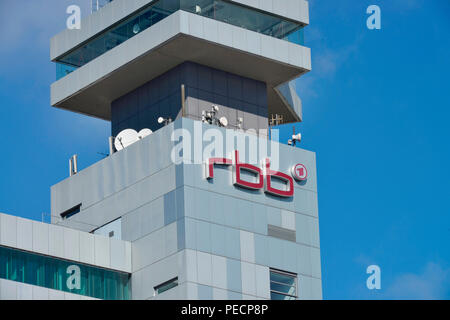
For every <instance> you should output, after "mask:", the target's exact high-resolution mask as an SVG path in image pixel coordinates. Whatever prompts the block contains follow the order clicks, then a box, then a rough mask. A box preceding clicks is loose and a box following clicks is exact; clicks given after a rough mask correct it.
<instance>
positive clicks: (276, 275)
mask: <svg viewBox="0 0 450 320" xmlns="http://www.w3.org/2000/svg"><path fill="white" fill-rule="evenodd" d="M297 297H298V295H297V275H296V274H295V273H290V272H286V271H280V270H275V269H270V299H272V300H296V299H297Z"/></svg>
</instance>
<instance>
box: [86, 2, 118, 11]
mask: <svg viewBox="0 0 450 320" xmlns="http://www.w3.org/2000/svg"><path fill="white" fill-rule="evenodd" d="M112 1H113V0H92V10H91V12H96V11H98V10H100V9H101V8H103V7H104V6H106V5H107V4H108V3H110V2H112Z"/></svg>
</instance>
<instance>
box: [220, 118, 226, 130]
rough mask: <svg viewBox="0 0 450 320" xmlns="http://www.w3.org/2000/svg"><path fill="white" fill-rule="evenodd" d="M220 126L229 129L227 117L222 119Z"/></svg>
mask: <svg viewBox="0 0 450 320" xmlns="http://www.w3.org/2000/svg"><path fill="white" fill-rule="evenodd" d="M219 124H220V126H221V127H224V128H226V127H228V119H227V118H225V117H221V118H220V119H219Z"/></svg>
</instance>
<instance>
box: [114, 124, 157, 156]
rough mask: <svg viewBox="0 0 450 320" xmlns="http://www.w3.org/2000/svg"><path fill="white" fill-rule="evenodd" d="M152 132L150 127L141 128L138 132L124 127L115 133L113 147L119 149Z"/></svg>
mask: <svg viewBox="0 0 450 320" xmlns="http://www.w3.org/2000/svg"><path fill="white" fill-rule="evenodd" d="M152 133H153V132H152V130H150V129H142V130H141V131H139V133H138V132H137V131H136V130H134V129H125V130H123V131H122V132H120V133H119V134H118V135H117V137H116V139H115V140H114V147H115V148H116V150H117V151H120V150H122V149H125V148H126V147H128V146H130V145H132V144H133V143H135V142H137V141H139V140H140V139H143V138H145V137H146V136H148V135H150V134H152Z"/></svg>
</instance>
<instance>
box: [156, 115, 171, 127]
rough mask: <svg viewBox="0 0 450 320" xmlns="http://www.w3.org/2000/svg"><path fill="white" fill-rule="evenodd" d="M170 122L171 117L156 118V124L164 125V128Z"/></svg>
mask: <svg viewBox="0 0 450 320" xmlns="http://www.w3.org/2000/svg"><path fill="white" fill-rule="evenodd" d="M171 122H172V118H171V117H168V118H164V117H159V118H158V123H159V124H162V123H164V125H165V126H167V125H168V124H169V123H171Z"/></svg>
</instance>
